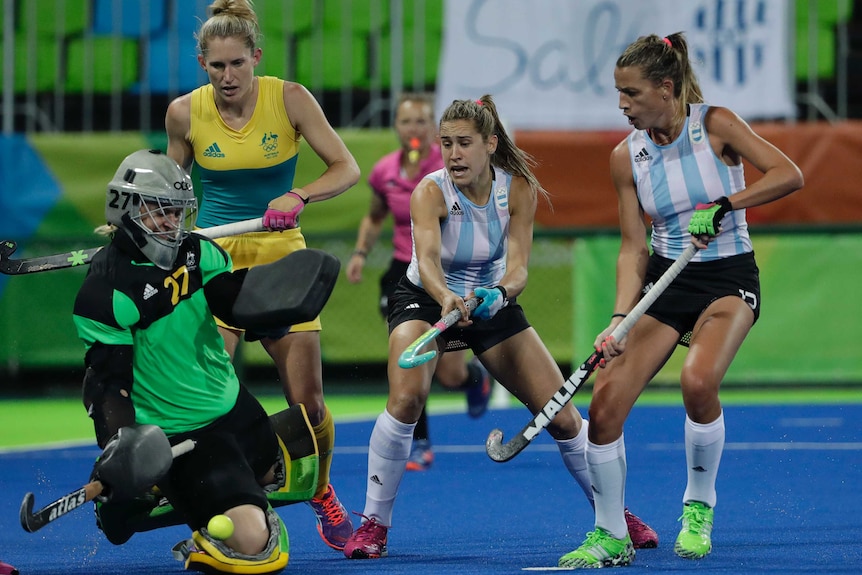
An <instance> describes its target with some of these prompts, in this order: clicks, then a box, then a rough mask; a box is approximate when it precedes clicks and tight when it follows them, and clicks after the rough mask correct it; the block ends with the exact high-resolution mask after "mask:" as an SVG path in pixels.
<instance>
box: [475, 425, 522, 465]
mask: <svg viewBox="0 0 862 575" xmlns="http://www.w3.org/2000/svg"><path fill="white" fill-rule="evenodd" d="M528 443H529V441H527V440H526V439H525V438H524V435H523V434H519V435H516V436H515V437H513V438H512V440H511V441H509V442H508V443H503V430H502V429H494V430H492V431H491V433H489V434H488V439H487V440H486V441H485V451H486V452H487V453H488V457H490V458H491V459H493V460H494V461H496V462H498V463H505V462H506V461H509V460H510V459H512V458H513V457H515V456H516V455H518V454H519V453H520V452H521V451H523V449H524V448H525V447H527V444H528Z"/></svg>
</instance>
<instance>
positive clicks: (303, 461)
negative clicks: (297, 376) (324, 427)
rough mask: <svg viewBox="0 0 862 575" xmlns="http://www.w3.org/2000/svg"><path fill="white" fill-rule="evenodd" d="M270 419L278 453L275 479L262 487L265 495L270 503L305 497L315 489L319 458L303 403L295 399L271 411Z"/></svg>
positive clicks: (304, 498) (274, 505) (287, 502)
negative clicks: (279, 448) (272, 482)
mask: <svg viewBox="0 0 862 575" xmlns="http://www.w3.org/2000/svg"><path fill="white" fill-rule="evenodd" d="M269 420H270V422H271V423H272V427H273V429H275V433H276V435H278V444H279V447H281V453H280V454H279V458H278V463H276V470H275V476H276V477H275V483H274V484H273V485H268V486H266V487H265V488H264V489H265V490H266V492H267V493H266V497H267V499H268V500H269V503H270V505H272V506H273V507H280V506H282V505H289V504H291V503H297V502H299V501H308V500H310V499H311V498H312V497H313V496H314V492H315V491H316V490H317V476H318V473H319V466H320V461H319V458H318V452H317V441H316V440H315V439H314V428H313V427H312V425H311V422H310V421H309V420H308V414H307V413H306V411H305V406H304V405H303V404H301V403H298V404H296V405H294V406H291V407H289V408H288V409H285V410H282V411H279V412H278V413H275V414H273V415H270V416H269Z"/></svg>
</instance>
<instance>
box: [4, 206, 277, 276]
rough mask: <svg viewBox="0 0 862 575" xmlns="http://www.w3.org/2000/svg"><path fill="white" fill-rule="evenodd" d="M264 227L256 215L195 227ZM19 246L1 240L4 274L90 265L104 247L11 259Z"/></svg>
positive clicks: (228, 231)
mask: <svg viewBox="0 0 862 575" xmlns="http://www.w3.org/2000/svg"><path fill="white" fill-rule="evenodd" d="M263 229H264V228H263V220H262V218H252V219H250V220H243V221H240V222H234V223H231V224H223V225H220V226H213V227H211V228H204V229H200V230H194V233H196V234H200V235H202V236H206V237H208V238H211V239H215V238H224V237H227V236H236V235H239V234H245V233H248V232H260V231H263ZM16 247H17V244H16V243H15V242H14V241H13V240H4V241H0V273H4V274H7V275H21V274H32V273H36V272H45V271H51V270H60V269H64V268H73V267H77V266H83V265H87V264H89V263H90V260H92V259H93V256H95V255H96V254H97V253H99V251H101V249H102V248H103V247H104V246H99V247H98V248H89V249H85V250H72V251H68V252H65V253H62V254H55V255H52V256H41V257H35V258H22V259H20V260H13V259H10V257H9V256H11V255H12V253H13V252H14V251H15V248H16Z"/></svg>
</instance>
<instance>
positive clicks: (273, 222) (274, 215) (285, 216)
mask: <svg viewBox="0 0 862 575" xmlns="http://www.w3.org/2000/svg"><path fill="white" fill-rule="evenodd" d="M286 195H288V196H294V197H295V198H297V199H298V200H299V202H298V203H297V204H296V205H295V206H293V207H292V208H290V210H289V211H286V212H282V211H281V210H274V209H272V208H267V209H266V211H265V212H264V213H263V227H265V228H266V229H268V230H271V231H283V230H290V229H293V228H295V227H296V226H297V225H299V214H300V213H301V212H302V210H303V208H305V204H307V203H308V200H307V199H305V198H303V197H302V196H300V195H299V194H297V193H295V192H287V194H286Z"/></svg>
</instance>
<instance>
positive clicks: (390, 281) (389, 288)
mask: <svg viewBox="0 0 862 575" xmlns="http://www.w3.org/2000/svg"><path fill="white" fill-rule="evenodd" d="M409 266H410V262H399V261H398V260H392V261H391V262H390V263H389V269H388V270H386V273H384V274H383V275H382V276H380V315H382V316H383V319H386V318H387V317H389V298H391V297H392V294H394V293H395V288H396V287H398V280H400V279H401V278H403V277H404V276H405V275H406V274H407V268H408V267H409Z"/></svg>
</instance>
